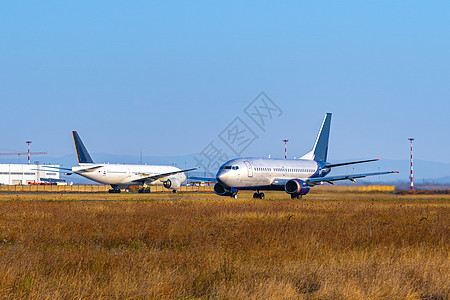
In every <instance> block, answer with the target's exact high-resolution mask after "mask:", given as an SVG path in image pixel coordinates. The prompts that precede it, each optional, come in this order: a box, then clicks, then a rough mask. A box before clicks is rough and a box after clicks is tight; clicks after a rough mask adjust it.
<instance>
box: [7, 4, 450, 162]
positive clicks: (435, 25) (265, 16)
mask: <svg viewBox="0 0 450 300" xmlns="http://www.w3.org/2000/svg"><path fill="white" fill-rule="evenodd" d="M0 5H1V8H0V41H1V42H0V103H1V112H0V114H1V118H0V125H1V127H2V128H3V130H1V131H0V140H1V143H0V152H9V151H10V150H14V151H24V150H25V149H26V144H25V140H28V139H31V140H32V141H33V144H32V150H34V151H47V152H49V155H52V156H63V155H65V154H70V153H74V148H73V142H72V137H71V133H70V132H71V131H72V130H78V132H79V133H80V135H81V137H82V138H83V140H84V141H85V144H86V145H87V147H88V149H89V150H90V151H91V152H94V153H95V152H106V153H112V154H136V155H138V153H139V151H140V149H142V151H143V152H144V154H146V155H161V156H172V155H173V156H176V155H184V154H191V153H197V152H200V151H201V150H202V149H203V148H204V147H205V146H206V145H207V144H208V143H209V142H210V141H212V140H214V141H215V140H218V138H217V136H218V135H219V133H220V132H221V131H222V130H223V129H224V128H225V127H226V126H227V125H228V124H229V123H230V122H231V121H232V120H233V119H234V118H235V117H238V116H240V117H242V118H243V120H244V121H248V119H247V120H246V119H245V114H244V113H243V110H244V109H245V107H246V106H247V105H248V104H249V103H250V102H251V101H252V100H253V99H254V98H255V97H256V96H257V95H258V94H259V93H260V92H265V93H266V94H267V95H268V96H269V97H270V98H271V99H272V100H273V101H274V102H275V103H276V104H277V105H278V106H279V107H280V109H281V110H282V111H283V114H282V116H281V117H279V118H274V119H273V120H272V121H271V122H270V124H269V125H268V126H267V128H266V131H265V132H263V131H261V130H259V129H258V128H255V129H254V130H255V132H256V134H257V135H258V137H259V138H258V139H257V140H256V141H255V142H253V143H252V144H251V145H250V146H249V147H248V148H247V149H246V151H245V153H244V154H245V155H249V156H260V155H267V154H271V155H272V156H282V155H283V149H284V147H283V144H282V142H281V140H282V139H284V138H288V139H289V140H290V141H289V154H290V155H291V156H300V155H302V154H304V153H305V152H308V151H309V150H310V148H311V147H312V144H313V142H314V139H315V136H316V134H317V131H318V128H319V126H320V123H321V121H322V118H323V115H324V114H325V113H326V112H332V113H333V120H332V133H331V139H330V149H329V160H330V161H333V160H344V159H351V158H372V157H378V158H387V159H408V155H409V142H408V140H407V138H408V137H410V136H414V137H415V138H416V142H415V147H416V148H415V155H416V157H417V158H418V159H423V160H430V161H442V162H446V163H450V156H449V153H450V139H449V138H448V130H449V129H450V118H449V116H448V114H449V111H450V104H449V98H450V84H449V82H450V80H449V79H450V56H449V53H450V22H448V16H449V15H450V2H448V1H430V2H423V1H226V2H225V1H224V2H218V1H215V2H212V1H183V2H181V1H180V2H175V1H172V2H169V1H70V2H69V1H42V2H41V1H9V2H3V3H2V4H0ZM249 124H250V123H249Z"/></svg>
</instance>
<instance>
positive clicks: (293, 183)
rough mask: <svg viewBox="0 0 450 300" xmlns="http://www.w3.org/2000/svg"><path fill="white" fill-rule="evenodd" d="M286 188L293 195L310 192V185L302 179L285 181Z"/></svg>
mask: <svg viewBox="0 0 450 300" xmlns="http://www.w3.org/2000/svg"><path fill="white" fill-rule="evenodd" d="M284 190H285V191H286V193H288V194H291V195H306V194H308V193H309V190H310V186H309V185H308V183H306V182H305V181H303V180H301V179H291V180H289V181H288V182H286V183H285V185H284Z"/></svg>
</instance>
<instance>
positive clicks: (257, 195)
mask: <svg viewBox="0 0 450 300" xmlns="http://www.w3.org/2000/svg"><path fill="white" fill-rule="evenodd" d="M253 199H264V193H260V192H259V191H256V193H254V194H253Z"/></svg>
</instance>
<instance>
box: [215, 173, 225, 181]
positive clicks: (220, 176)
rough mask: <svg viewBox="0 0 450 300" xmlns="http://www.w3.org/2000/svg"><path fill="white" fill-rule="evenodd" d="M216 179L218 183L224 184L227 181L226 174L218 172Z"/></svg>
mask: <svg viewBox="0 0 450 300" xmlns="http://www.w3.org/2000/svg"><path fill="white" fill-rule="evenodd" d="M216 178H217V180H218V181H220V182H223V183H225V182H227V180H228V174H226V173H223V172H220V173H219V174H217V176H216Z"/></svg>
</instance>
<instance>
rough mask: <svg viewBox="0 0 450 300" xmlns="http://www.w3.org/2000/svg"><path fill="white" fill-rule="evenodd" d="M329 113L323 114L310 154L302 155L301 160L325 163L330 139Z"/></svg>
mask: <svg viewBox="0 0 450 300" xmlns="http://www.w3.org/2000/svg"><path fill="white" fill-rule="evenodd" d="M330 126H331V113H327V114H325V118H324V119H323V122H322V127H320V131H319V135H318V136H317V139H316V143H315V144H314V147H313V149H312V151H311V152H308V153H307V154H305V155H303V156H302V157H301V159H309V160H315V161H321V162H326V161H327V154H328V140H329V137H330Z"/></svg>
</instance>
